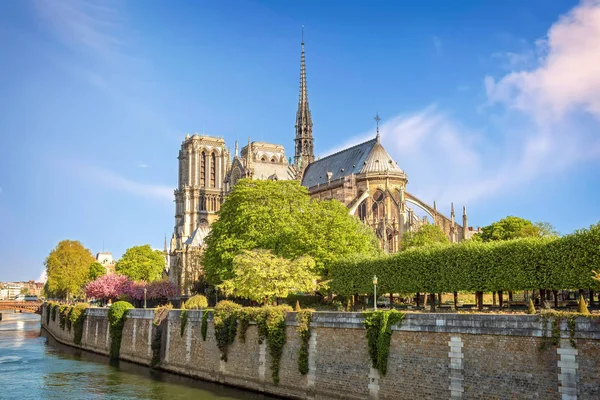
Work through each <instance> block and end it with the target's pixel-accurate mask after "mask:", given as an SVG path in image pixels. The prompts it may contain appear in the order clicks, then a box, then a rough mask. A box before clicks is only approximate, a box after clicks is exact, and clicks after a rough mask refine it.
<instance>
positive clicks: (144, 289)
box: [144, 288, 146, 308]
mask: <svg viewBox="0 0 600 400" xmlns="http://www.w3.org/2000/svg"><path fill="white" fill-rule="evenodd" d="M144 308H146V288H144Z"/></svg>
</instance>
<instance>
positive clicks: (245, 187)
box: [203, 179, 381, 284]
mask: <svg viewBox="0 0 600 400" xmlns="http://www.w3.org/2000/svg"><path fill="white" fill-rule="evenodd" d="M206 245H207V247H206V250H205V252H204V257H203V265H204V269H205V273H206V278H207V280H208V282H209V283H211V284H219V283H221V282H222V281H223V280H227V279H231V278H233V277H234V273H233V259H234V257H235V256H236V255H238V254H240V253H241V252H242V251H243V250H253V249H266V250H271V251H272V252H273V254H274V255H276V256H278V257H283V258H285V259H288V260H293V259H296V258H298V257H300V256H304V255H307V256H311V257H312V258H313V259H314V261H315V264H316V271H317V273H318V274H321V275H324V274H325V273H326V270H327V266H328V265H329V264H330V263H331V262H332V261H334V260H337V259H339V258H341V257H345V256H347V255H350V254H356V253H358V254H368V255H376V254H379V253H380V252H381V250H380V249H379V246H378V243H377V240H376V239H375V237H374V235H373V233H372V232H371V231H370V230H369V229H368V228H367V227H365V226H364V225H363V224H362V223H361V222H360V221H358V220H357V219H356V218H354V217H352V216H351V215H349V214H348V210H347V208H346V207H345V206H344V205H343V204H342V203H340V202H338V201H336V200H331V201H322V202H319V201H313V200H311V199H310V196H309V195H308V191H307V189H306V188H304V187H302V186H300V183H299V182H297V181H252V180H248V179H242V180H240V181H239V182H238V183H237V184H236V185H235V187H234V188H233V190H232V191H231V193H230V194H229V195H228V196H227V200H226V201H225V202H224V203H223V205H222V206H221V211H220V212H219V219H218V220H217V221H216V222H215V223H214V224H213V225H212V228H211V232H210V234H209V235H208V237H207V238H206Z"/></svg>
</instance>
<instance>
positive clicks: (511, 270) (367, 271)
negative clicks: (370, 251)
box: [329, 223, 600, 295]
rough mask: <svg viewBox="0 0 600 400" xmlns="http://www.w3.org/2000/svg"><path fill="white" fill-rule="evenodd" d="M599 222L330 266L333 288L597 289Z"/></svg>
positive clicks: (409, 290)
mask: <svg viewBox="0 0 600 400" xmlns="http://www.w3.org/2000/svg"><path fill="white" fill-rule="evenodd" d="M599 269H600V223H599V224H597V225H593V226H591V227H590V228H589V229H582V230H578V231H576V232H575V233H573V234H571V235H567V236H563V237H561V238H558V239H553V240H542V239H518V240H511V241H501V242H486V243H484V242H474V241H465V242H461V243H458V244H450V245H440V246H432V247H424V248H415V249H409V250H406V251H403V252H400V253H397V254H394V255H390V256H384V257H379V258H349V259H346V260H342V261H340V262H337V263H335V264H334V265H332V266H331V268H330V271H329V274H330V275H329V277H330V278H331V286H332V289H333V291H334V292H335V293H337V294H341V295H352V294H355V293H373V281H372V278H373V275H377V277H378V278H379V282H378V287H377V291H378V292H380V293H416V292H425V293H443V292H456V291H471V292H475V291H484V292H489V291H498V290H514V291H516V290H531V289H552V290H553V289H557V290H558V289H583V288H594V289H598V288H600V282H598V281H595V280H593V279H592V276H593V274H592V270H599Z"/></svg>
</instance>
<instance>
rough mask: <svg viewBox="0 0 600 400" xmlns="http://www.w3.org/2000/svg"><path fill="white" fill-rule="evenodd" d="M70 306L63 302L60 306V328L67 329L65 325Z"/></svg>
mask: <svg viewBox="0 0 600 400" xmlns="http://www.w3.org/2000/svg"><path fill="white" fill-rule="evenodd" d="M69 311H71V310H70V307H69V306H68V305H67V304H62V305H61V306H59V307H58V318H59V321H58V324H59V326H60V329H62V330H65V326H66V324H67V315H68V313H69Z"/></svg>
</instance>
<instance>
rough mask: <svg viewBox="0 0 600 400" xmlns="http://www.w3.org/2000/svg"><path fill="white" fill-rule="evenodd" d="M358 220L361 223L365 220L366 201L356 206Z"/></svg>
mask: <svg viewBox="0 0 600 400" xmlns="http://www.w3.org/2000/svg"><path fill="white" fill-rule="evenodd" d="M358 218H360V220H361V221H364V220H365V218H367V201H366V200H365V201H363V202H362V203H360V205H359V206H358Z"/></svg>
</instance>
